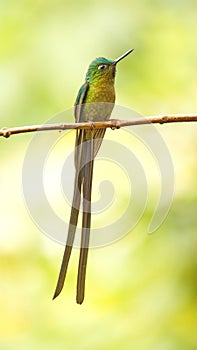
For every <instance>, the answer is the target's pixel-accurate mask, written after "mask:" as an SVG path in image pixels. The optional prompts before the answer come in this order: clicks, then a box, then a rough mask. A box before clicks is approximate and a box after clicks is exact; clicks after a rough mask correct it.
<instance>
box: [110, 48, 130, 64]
mask: <svg viewBox="0 0 197 350" xmlns="http://www.w3.org/2000/svg"><path fill="white" fill-rule="evenodd" d="M133 50H134V49H131V50H129V51H127V52H125V53H124V54H123V55H122V56H120V57H118V58H116V60H114V62H113V63H112V66H115V65H116V63H118V62H120V61H121V60H122V59H123V58H125V57H126V56H128V55H129V54H130V53H131V52H132V51H133Z"/></svg>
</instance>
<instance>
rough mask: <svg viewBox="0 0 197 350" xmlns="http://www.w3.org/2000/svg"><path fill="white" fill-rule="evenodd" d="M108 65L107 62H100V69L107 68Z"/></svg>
mask: <svg viewBox="0 0 197 350" xmlns="http://www.w3.org/2000/svg"><path fill="white" fill-rule="evenodd" d="M107 67H108V66H107V64H100V65H99V66H98V69H99V70H102V69H106V68H107Z"/></svg>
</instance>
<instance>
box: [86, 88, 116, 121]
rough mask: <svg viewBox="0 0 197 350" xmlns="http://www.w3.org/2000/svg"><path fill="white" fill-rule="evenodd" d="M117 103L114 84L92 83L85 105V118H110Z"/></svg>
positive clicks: (96, 119) (93, 119)
mask: <svg viewBox="0 0 197 350" xmlns="http://www.w3.org/2000/svg"><path fill="white" fill-rule="evenodd" d="M114 103H115V89H114V84H112V83H109V82H103V83H102V84H101V83H100V84H90V86H89V90H88V92H87V96H86V104H85V106H84V112H85V119H86V120H92V121H104V120H108V119H109V118H110V115H111V113H112V110H113V107H114Z"/></svg>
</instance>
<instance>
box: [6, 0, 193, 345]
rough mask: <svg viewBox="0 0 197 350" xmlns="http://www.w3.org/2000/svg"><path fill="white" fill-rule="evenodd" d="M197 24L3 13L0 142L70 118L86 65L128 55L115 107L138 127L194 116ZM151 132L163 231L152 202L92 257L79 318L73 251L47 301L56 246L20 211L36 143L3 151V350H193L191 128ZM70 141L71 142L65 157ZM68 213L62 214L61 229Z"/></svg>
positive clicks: (61, 9)
mask: <svg viewBox="0 0 197 350" xmlns="http://www.w3.org/2000/svg"><path fill="white" fill-rule="evenodd" d="M196 15H197V3H196V1H194V0H193V1H192V0H189V1H182V0H179V1H177V0H173V1H164V0H153V1H147V0H141V1H137V0H132V1H129V0H123V1H121V2H120V1H118V0H113V1H110V0H106V1H104V0H101V1H99V2H98V1H97V2H95V1H89V0H82V1H81V2H75V1H70V0H68V1H62V0H57V1H54V0H49V1H47V2H45V1H39V0H36V1H32V0H30V1H25V0H18V1H13V0H8V1H4V0H2V1H0V128H1V127H4V126H10V127H11V126H20V125H32V124H41V123H44V122H45V121H46V120H47V119H49V118H50V117H52V116H53V115H55V114H56V113H58V112H60V111H63V110H65V109H67V108H70V107H72V106H73V104H74V101H75V97H76V94H77V92H78V89H79V87H80V85H81V84H82V83H83V81H84V77H85V73H86V70H87V67H88V64H89V63H90V62H91V60H92V59H94V58H95V57H98V56H104V57H107V58H111V59H113V58H116V57H118V56H120V55H121V54H122V53H123V52H125V51H127V50H128V49H130V48H133V47H134V48H135V51H134V53H133V54H132V56H128V58H127V59H125V60H124V62H123V61H122V63H121V64H120V66H119V67H118V72H117V78H116V94H117V103H118V104H120V105H124V106H127V107H130V108H132V109H133V110H136V111H138V112H139V113H141V114H142V115H146V116H147V115H159V114H164V113H183V114H188V113H197V84H196V82H197V69H196V65H197V44H196V32H197V21H196ZM157 129H158V131H159V132H160V133H161V135H162V137H163V139H164V140H165V142H166V145H167V146H168V148H169V151H170V154H171V157H172V161H173V164H174V171H175V193H174V200H173V203H172V206H171V209H170V212H169V214H168V216H167V219H166V220H165V222H164V223H163V225H162V226H161V227H160V228H159V229H158V230H157V231H156V232H155V233H154V234H152V235H148V234H147V227H148V224H149V222H150V219H151V217H152V215H153V211H154V205H152V202H151V193H150V200H149V204H148V206H147V208H146V210H145V213H144V215H143V217H142V219H141V220H140V222H139V223H138V225H137V226H136V228H135V229H134V230H133V231H132V233H130V234H128V235H127V236H126V237H124V238H123V239H121V240H119V241H117V242H116V243H114V244H111V245H109V246H107V247H104V248H100V249H92V250H90V254H89V261H88V271H87V283H86V297H85V302H84V304H82V305H81V306H79V305H77V304H76V303H75V285H76V274H77V263H78V250H77V249H74V251H73V256H72V259H71V264H70V266H69V272H68V279H67V281H66V284H65V287H64V290H63V293H62V294H61V296H60V297H58V298H57V299H56V300H54V301H52V295H53V292H54V288H55V284H56V279H57V275H58V270H59V266H60V263H61V258H62V252H63V246H62V245H60V244H58V243H56V242H54V241H52V240H50V239H49V238H48V237H47V236H45V235H43V234H42V233H41V232H40V230H39V228H38V227H37V226H36V225H35V224H34V222H33V221H32V220H31V218H30V216H29V214H28V211H27V209H26V206H25V202H24V198H23V192H22V167H23V160H24V157H25V154H26V150H27V147H28V144H29V142H30V141H31V139H32V135H30V134H24V135H22V134H21V135H17V136H12V137H11V138H9V139H3V138H1V139H0V160H1V161H0V162H1V180H0V198H1V200H0V222H1V230H0V262H1V263H0V274H1V282H0V310H1V312H0V348H1V349H4V350H15V349H21V350H23V349H29V350H31V349H37V350H39V349H42V350H45V349H47V350H52V349H60V350H61V349H71V350H72V349H73V350H76V349H77V350H90V349H91V350H92V349H94V350H100V349H102V350H105V349H110V350H116V349H120V348H121V349H124V350H127V349H128V350H130V349H135V350H141V349H146V350H154V349H155V350H172V349H173V350H182V349H183V350H185V349H187V350H195V349H196V348H197V335H196V324H197V272H196V271H197V252H196V251H197V238H196V237H197V236H196V229H197V215H196V212H197V180H196V179H197V176H196V174H197V156H196V155H197V137H196V135H197V125H196V124H195V123H188V124H186V123H185V124H171V125H162V126H157ZM111 133H113V132H112V131H111ZM114 133H115V137H116V138H118V131H114ZM71 136H72V135H71ZM73 140H74V133H73V137H71V138H70V140H69V147H72V145H73ZM132 151H133V152H134V153H135V145H133V149H132ZM57 161H58V157H57V158H56V159H54V161H53V164H52V165H53V171H54V170H55V169H56V167H57V166H58V165H57V164H56V162H57ZM97 168H99V162H98V164H97ZM32 171H33V169H32ZM98 171H99V169H98ZM113 173H114V178H115V181H116V182H118V181H119V180H118V179H117V178H116V175H117V174H116V173H115V172H114V171H113V170H112V172H111V173H110V175H111V174H113ZM117 176H118V175H117ZM154 176H155V174H153V179H155V177H154ZM95 181H96V180H95ZM155 181H156V180H155ZM120 185H121V186H122V188H123V190H122V194H121V191H119V192H118V193H119V196H120V203H124V201H125V202H127V200H128V197H127V193H126V191H125V189H124V182H123V183H121V184H120ZM32 186H36V184H32ZM54 186H57V184H54ZM51 187H53V183H51ZM150 188H151V189H152V191H154V182H152V183H151V184H150ZM167 190H168V189H166V191H167ZM150 192H151V191H150ZM53 196H54V203H56V202H55V201H56V198H55V194H54V192H52V199H51V200H53ZM95 196H96V194H95ZM154 200H155V198H154V193H153V196H152V201H154ZM57 204H58V203H57ZM66 205H67V204H65V208H67V207H66ZM67 209H68V210H67ZM67 209H64V202H60V203H59V206H58V205H57V206H56V210H59V212H60V215H61V216H63V213H64V210H65V211H67V213H66V216H67V217H68V216H69V208H67ZM106 234H107V232H106Z"/></svg>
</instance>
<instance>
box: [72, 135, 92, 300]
mask: <svg viewBox="0 0 197 350" xmlns="http://www.w3.org/2000/svg"><path fill="white" fill-rule="evenodd" d="M86 151H87V152H86V156H87V158H86V159H88V161H87V163H86V164H85V166H84V176H83V219H82V235H81V249H80V257H79V267H78V276H77V297H76V301H77V303H78V304H82V302H83V300H84V293H85V278H86V267H87V259H88V247H89V240H90V226H91V192H92V176H93V164H94V161H93V157H94V147H93V140H91V142H90V144H89V145H88V147H87V150H86Z"/></svg>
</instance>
